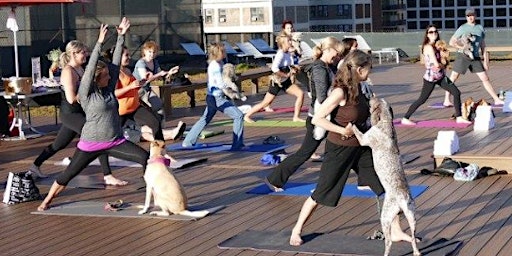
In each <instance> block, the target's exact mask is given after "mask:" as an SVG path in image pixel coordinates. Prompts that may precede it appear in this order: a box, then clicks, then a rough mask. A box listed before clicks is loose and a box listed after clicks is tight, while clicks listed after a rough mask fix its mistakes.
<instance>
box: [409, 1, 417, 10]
mask: <svg viewBox="0 0 512 256" xmlns="http://www.w3.org/2000/svg"><path fill="white" fill-rule="evenodd" d="M407 7H408V8H414V7H416V0H407Z"/></svg>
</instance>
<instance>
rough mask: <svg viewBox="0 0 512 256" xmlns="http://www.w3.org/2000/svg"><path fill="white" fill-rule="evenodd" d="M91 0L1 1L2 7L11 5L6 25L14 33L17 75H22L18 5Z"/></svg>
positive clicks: (0, 5)
mask: <svg viewBox="0 0 512 256" xmlns="http://www.w3.org/2000/svg"><path fill="white" fill-rule="evenodd" d="M89 2H90V0H18V1H0V7H3V6H10V7H11V8H12V9H11V12H10V13H9V17H8V18H7V24H6V27H7V28H8V29H10V30H11V31H12V32H13V33H14V65H15V68H16V77H19V76H20V73H19V62H18V41H17V38H16V32H18V30H19V28H18V23H17V22H16V14H15V10H16V6H28V5H39V4H62V3H89Z"/></svg>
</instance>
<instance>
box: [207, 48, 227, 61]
mask: <svg viewBox="0 0 512 256" xmlns="http://www.w3.org/2000/svg"><path fill="white" fill-rule="evenodd" d="M224 52H225V49H224V44H222V43H211V44H210V45H209V46H208V63H209V62H211V61H218V60H221V59H223V58H224Z"/></svg>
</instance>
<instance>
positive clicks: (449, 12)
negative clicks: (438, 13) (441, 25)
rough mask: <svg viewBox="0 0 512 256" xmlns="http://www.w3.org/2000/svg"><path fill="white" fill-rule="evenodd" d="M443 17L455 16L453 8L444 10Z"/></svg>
mask: <svg viewBox="0 0 512 256" xmlns="http://www.w3.org/2000/svg"><path fill="white" fill-rule="evenodd" d="M444 17H445V18H455V11H454V10H445V11H444Z"/></svg>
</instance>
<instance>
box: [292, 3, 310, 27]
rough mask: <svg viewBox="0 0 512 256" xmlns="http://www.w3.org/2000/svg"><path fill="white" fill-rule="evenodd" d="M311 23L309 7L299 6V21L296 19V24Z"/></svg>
mask: <svg viewBox="0 0 512 256" xmlns="http://www.w3.org/2000/svg"><path fill="white" fill-rule="evenodd" d="M308 21H309V16H308V7H307V6H297V19H295V22H296V23H306V22H308Z"/></svg>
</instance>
